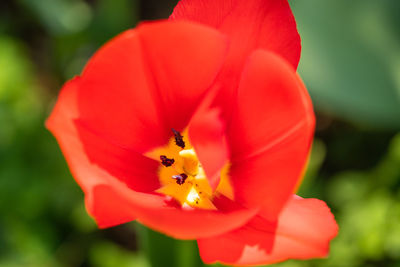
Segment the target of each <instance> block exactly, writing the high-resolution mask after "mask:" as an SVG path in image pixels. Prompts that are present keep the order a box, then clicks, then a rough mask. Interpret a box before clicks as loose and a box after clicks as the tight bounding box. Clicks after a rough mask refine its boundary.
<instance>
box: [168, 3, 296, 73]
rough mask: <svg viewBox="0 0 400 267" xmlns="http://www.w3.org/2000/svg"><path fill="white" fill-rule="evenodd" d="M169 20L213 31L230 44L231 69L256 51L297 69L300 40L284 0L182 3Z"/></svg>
mask: <svg viewBox="0 0 400 267" xmlns="http://www.w3.org/2000/svg"><path fill="white" fill-rule="evenodd" d="M171 18H172V19H186V20H191V21H196V22H200V23H203V24H206V25H209V26H211V27H215V28H217V29H218V30H220V31H221V32H222V33H224V34H226V35H228V37H229V39H230V41H231V48H230V52H229V55H230V56H229V61H230V63H229V64H231V66H233V65H236V64H237V63H239V64H240V62H241V61H242V62H243V61H244V60H245V58H246V57H247V56H248V55H249V54H250V53H251V52H252V51H253V50H255V49H265V50H272V51H274V52H276V53H278V54H279V55H281V56H282V57H284V58H285V59H286V60H288V61H289V62H290V63H291V64H292V66H293V67H294V68H297V65H298V63H299V59H300V50H301V45H300V36H299V34H298V32H297V28H296V21H295V19H294V17H293V14H292V11H291V10H290V6H289V4H288V2H287V0H245V1H243V0H230V1H227V0H181V1H180V2H179V3H178V5H177V6H176V7H175V10H174V12H173V14H172V15H171Z"/></svg>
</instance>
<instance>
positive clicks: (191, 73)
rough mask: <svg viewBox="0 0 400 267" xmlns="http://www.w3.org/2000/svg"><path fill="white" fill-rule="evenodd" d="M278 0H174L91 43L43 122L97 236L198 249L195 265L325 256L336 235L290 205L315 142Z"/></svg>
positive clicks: (321, 214)
mask: <svg viewBox="0 0 400 267" xmlns="http://www.w3.org/2000/svg"><path fill="white" fill-rule="evenodd" d="M299 57H300V39H299V36H298V33H297V30H296V24H295V21H294V18H293V15H292V13H291V11H290V8H289V5H288V3H287V1H286V0H264V1H261V0H247V1H215V0H214V1H211V0H210V1H200V0H182V1H181V2H179V4H178V6H177V7H176V8H175V10H174V13H173V14H172V16H171V19H170V20H169V21H157V22H147V23H142V24H141V25H139V26H138V27H137V28H136V29H132V30H128V31H126V32H124V33H122V34H120V35H119V36H117V37H115V38H114V39H112V40H111V41H109V42H108V43H107V44H106V45H104V46H103V47H102V48H101V49H100V50H99V51H97V52H96V54H95V55H94V56H93V57H92V58H91V59H90V61H89V63H88V64H87V66H86V67H85V69H84V70H83V72H82V74H81V75H80V76H77V77H75V78H74V79H72V80H71V81H69V82H67V83H66V84H65V85H64V87H63V89H62V90H61V92H60V95H59V97H58V100H57V103H56V105H55V107H54V109H53V111H52V113H51V115H50V117H49V119H48V120H47V122H46V126H47V128H48V129H49V130H50V131H51V132H52V133H53V134H54V136H55V137H56V139H57V141H58V143H59V145H60V147H61V150H62V152H63V154H64V156H65V158H66V160H67V162H68V165H69V167H70V170H71V172H72V174H73V176H74V177H75V179H76V181H77V182H78V184H79V185H80V186H81V188H82V190H83V191H84V193H85V203H86V207H87V210H88V212H89V214H90V215H91V216H93V218H94V219H95V220H96V222H97V224H98V225H99V227H101V228H104V227H110V226H114V225H118V224H121V223H125V222H129V221H132V220H137V221H139V222H140V223H142V224H144V225H146V226H148V227H150V228H152V229H155V230H158V231H160V232H163V233H165V234H167V235H169V236H172V237H175V238H179V239H197V240H198V246H199V250H200V255H201V257H202V259H203V261H204V262H206V263H213V262H217V261H219V262H222V263H225V264H235V265H257V264H268V263H274V262H279V261H283V260H286V259H308V258H314V257H325V256H326V255H327V253H328V251H329V242H330V240H331V239H332V238H333V237H334V236H335V235H336V234H337V230H338V229H337V225H336V223H335V220H334V218H333V215H332V214H331V212H330V210H329V208H328V207H327V206H326V204H325V203H324V202H322V201H320V200H317V199H303V198H300V197H298V196H296V195H294V192H295V190H296V189H297V187H298V185H299V183H300V181H301V178H302V174H303V172H304V169H305V165H306V161H307V157H308V154H309V152H310V147H311V143H312V138H313V132H314V125H315V119H314V113H313V109H312V103H311V100H310V97H309V95H308V93H307V90H306V88H305V86H304V84H303V82H302V81H301V79H300V78H299V76H298V74H297V73H296V67H297V64H298V60H299Z"/></svg>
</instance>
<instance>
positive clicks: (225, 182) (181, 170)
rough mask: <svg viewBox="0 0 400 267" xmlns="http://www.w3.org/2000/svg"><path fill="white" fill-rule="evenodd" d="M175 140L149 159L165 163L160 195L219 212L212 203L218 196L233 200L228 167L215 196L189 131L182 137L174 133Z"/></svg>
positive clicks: (224, 170) (161, 177)
mask: <svg viewBox="0 0 400 267" xmlns="http://www.w3.org/2000/svg"><path fill="white" fill-rule="evenodd" d="M173 133H174V137H172V138H171V140H170V141H169V143H168V144H167V145H166V146H164V147H160V148H157V149H155V150H153V151H151V152H150V153H147V154H146V156H148V157H150V158H153V159H155V160H158V161H160V162H161V164H160V168H159V173H158V174H159V178H160V183H161V187H160V188H159V189H158V190H156V192H158V193H161V194H164V195H166V196H169V197H172V198H173V199H175V200H176V201H178V202H179V203H180V205H182V207H192V208H200V209H209V210H212V209H216V207H215V206H214V204H213V202H212V200H213V198H214V196H215V195H216V194H222V195H225V196H226V197H228V198H230V199H233V191H232V187H231V185H230V182H229V177H228V174H227V172H228V168H229V166H228V164H226V166H225V167H224V168H223V169H222V170H221V179H220V183H219V185H218V187H217V189H216V190H215V191H214V192H213V190H212V188H211V186H210V184H209V182H208V179H207V177H206V174H205V172H204V169H203V167H202V165H201V163H200V161H199V159H198V157H197V155H196V152H195V150H194V148H193V147H192V145H191V144H190V142H189V139H188V138H187V136H188V134H187V131H185V132H184V133H183V135H181V134H180V133H179V132H177V131H175V130H173Z"/></svg>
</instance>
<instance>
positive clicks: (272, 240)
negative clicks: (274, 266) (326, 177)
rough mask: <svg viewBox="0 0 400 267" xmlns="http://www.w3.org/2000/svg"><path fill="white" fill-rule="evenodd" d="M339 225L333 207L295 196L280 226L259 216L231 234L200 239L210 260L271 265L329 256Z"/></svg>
mask: <svg viewBox="0 0 400 267" xmlns="http://www.w3.org/2000/svg"><path fill="white" fill-rule="evenodd" d="M337 232H338V227H337V224H336V222H335V219H334V217H333V215H332V214H331V212H330V210H329V208H328V207H327V206H326V204H325V203H324V202H323V201H320V200H318V199H302V198H299V197H297V196H294V197H292V198H291V200H290V201H289V202H288V203H287V205H286V206H285V208H284V209H283V211H282V214H281V215H280V217H279V221H278V226H277V228H276V229H275V227H274V225H273V224H271V223H270V222H268V221H267V220H263V219H262V217H260V216H257V217H256V218H255V219H253V220H251V221H250V222H249V223H248V224H247V225H245V226H244V227H242V228H240V229H238V230H234V231H232V232H230V233H227V234H224V235H221V236H217V237H213V238H208V239H200V240H198V245H199V250H200V256H201V258H202V259H203V261H204V262H206V263H214V262H216V261H219V262H221V263H224V264H234V265H259V264H271V263H276V262H279V261H284V260H287V259H310V258H321V257H326V256H327V254H328V252H329V242H330V240H331V239H332V238H334V237H335V236H336V235H337Z"/></svg>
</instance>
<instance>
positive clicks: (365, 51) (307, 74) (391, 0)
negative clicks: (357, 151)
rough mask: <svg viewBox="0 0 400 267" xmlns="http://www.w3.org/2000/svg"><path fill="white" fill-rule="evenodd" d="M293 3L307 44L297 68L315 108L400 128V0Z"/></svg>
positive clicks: (371, 125) (370, 122)
mask: <svg viewBox="0 0 400 267" xmlns="http://www.w3.org/2000/svg"><path fill="white" fill-rule="evenodd" d="M293 7H294V14H295V16H296V19H297V22H298V27H299V32H300V34H301V37H302V46H303V51H302V59H301V64H300V66H299V71H300V74H301V75H302V77H303V79H304V80H305V82H306V84H307V85H308V89H309V90H310V93H311V96H312V98H313V100H314V102H315V104H316V107H317V108H318V109H320V110H322V111H324V112H327V113H329V114H333V115H335V116H338V117H340V118H344V119H347V120H349V121H351V122H353V123H355V124H364V125H368V126H370V127H375V128H389V129H397V130H398V129H400V108H399V106H400V80H399V77H400V52H399V51H400V38H399V35H398V34H397V32H396V31H398V25H395V24H394V23H393V20H396V19H397V20H398V14H399V12H400V7H399V5H398V1H396V0H383V1H375V0H355V1H347V0H326V1H319V0H307V1H293ZM396 10H397V12H395V11H396ZM392 11H394V12H392ZM394 16H395V17H394Z"/></svg>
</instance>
